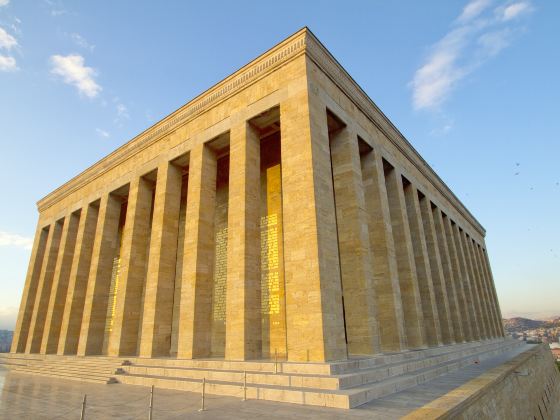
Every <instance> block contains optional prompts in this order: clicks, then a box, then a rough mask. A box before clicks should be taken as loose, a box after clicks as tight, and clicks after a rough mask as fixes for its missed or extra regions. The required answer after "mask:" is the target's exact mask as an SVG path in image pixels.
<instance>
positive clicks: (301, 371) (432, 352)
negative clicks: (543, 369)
mask: <svg viewBox="0 0 560 420" xmlns="http://www.w3.org/2000/svg"><path fill="white" fill-rule="evenodd" d="M522 345H523V343H521V342H519V341H515V340H503V339H499V340H487V341H483V342H471V343H465V344H456V345H452V346H441V347H437V348H430V349H426V350H416V351H407V352H402V353H396V354H383V355H379V356H375V357H368V358H359V359H351V360H348V361H342V362H333V363H291V362H278V363H275V362H273V361H253V362H251V361H248V362H234V361H224V360H216V359H194V360H184V359H167V358H160V359H143V358H113V357H87V358H84V357H76V356H55V355H22V354H9V355H6V356H4V357H0V365H4V366H5V367H8V368H10V369H11V370H14V371H17V372H22V373H32V374H38V375H46V376H51V377H57V378H62V379H76V380H80V381H84V382H100V383H108V384H110V383H117V382H118V383H123V384H131V385H143V386H151V385H154V386H155V387H156V388H166V389H173V390H181V391H191V392H200V389H201V383H202V380H203V379H205V380H206V393H208V394H210V395H227V396H239V395H240V393H242V392H243V384H244V382H246V384H247V390H246V395H247V398H250V399H260V400H269V401H277V402H290V403H297V404H303V405H315V406H325V407H336V408H354V407H358V406H360V405H362V404H365V403H368V402H370V401H373V400H376V399H379V398H382V397H385V396H387V395H390V394H394V393H397V392H400V391H402V390H405V389H409V388H412V387H415V386H417V385H419V384H423V383H426V382H429V381H431V380H434V379H435V378H438V377H440V376H442V375H446V374H449V373H450V372H454V371H457V370H460V369H462V368H465V367H467V366H469V365H473V364H477V363H480V362H481V361H483V360H486V359H489V358H491V357H494V356H497V355H500V354H503V353H506V352H509V351H512V350H514V349H516V348H519V347H520V346H522Z"/></svg>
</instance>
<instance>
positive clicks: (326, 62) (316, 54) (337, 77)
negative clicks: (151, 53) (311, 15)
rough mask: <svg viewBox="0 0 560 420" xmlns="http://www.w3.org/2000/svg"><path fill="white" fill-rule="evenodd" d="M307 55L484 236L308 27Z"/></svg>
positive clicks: (429, 167) (407, 142)
mask: <svg viewBox="0 0 560 420" xmlns="http://www.w3.org/2000/svg"><path fill="white" fill-rule="evenodd" d="M306 54H307V56H308V57H309V58H310V59H311V60H312V61H313V62H314V63H315V64H316V65H317V66H318V67H319V68H320V69H321V70H322V71H323V72H324V73H325V74H326V75H327V76H328V77H329V78H330V79H331V80H332V81H333V83H335V84H336V85H337V86H338V87H339V88H340V89H341V90H342V91H343V92H344V93H345V94H346V96H348V98H349V99H350V100H351V101H352V102H354V104H355V105H356V106H357V107H358V108H359V109H360V110H361V111H362V112H363V113H364V115H366V116H367V117H368V118H369V120H370V121H371V122H373V124H375V126H376V127H377V128H378V129H379V130H380V131H381V132H382V133H383V134H385V136H386V137H387V138H388V139H389V140H390V141H391V143H393V145H394V146H395V147H396V148H397V149H398V150H399V151H400V152H401V153H402V154H403V155H404V156H405V157H407V158H408V160H409V161H410V162H411V163H412V164H413V165H414V166H415V167H416V168H417V169H418V170H419V171H420V173H422V174H423V175H424V176H425V177H426V179H427V180H428V181H429V182H430V183H431V184H432V185H433V186H434V187H435V188H436V189H437V190H438V191H439V192H440V193H441V194H442V195H443V196H444V197H445V198H446V199H447V200H449V202H450V203H451V204H452V205H453V206H454V207H455V208H456V210H457V211H458V212H459V213H460V214H461V215H462V216H463V217H464V218H465V219H466V220H468V221H469V222H470V223H471V224H472V225H473V227H474V228H475V229H476V230H477V231H478V233H480V234H481V235H482V236H485V234H486V230H485V229H484V227H483V226H482V225H481V224H480V223H479V222H478V220H476V218H475V217H474V216H473V215H472V213H471V212H470V211H469V210H468V209H467V208H466V207H465V205H464V204H463V203H462V202H461V201H460V200H459V198H458V197H457V196H456V195H455V194H454V193H453V191H451V189H450V188H449V187H448V186H447V185H446V184H445V182H444V181H443V180H442V179H441V178H440V177H439V175H438V174H437V173H436V172H435V171H434V170H433V169H432V168H431V166H430V165H429V164H428V163H427V162H426V161H425V160H424V158H422V156H421V155H420V154H419V153H418V152H417V151H416V149H415V148H414V146H412V144H411V143H410V142H409V141H408V140H407V139H406V137H405V136H404V135H403V134H402V133H401V132H400V131H399V130H398V128H397V127H395V126H394V125H393V123H392V122H391V121H390V120H389V118H387V116H386V115H385V114H384V113H383V112H382V111H381V110H380V109H379V108H378V107H377V105H376V104H375V103H374V102H373V100H372V99H371V98H370V97H369V96H368V95H367V94H366V93H365V92H364V91H363V90H362V88H361V87H360V86H359V85H358V84H357V83H356V82H355V81H354V79H353V78H352V76H350V75H349V74H348V72H347V71H346V70H344V68H343V67H342V66H341V65H340V63H339V62H338V61H337V60H336V58H334V57H333V55H332V54H331V53H330V52H329V51H328V50H327V49H326V48H325V46H324V45H323V44H322V43H321V41H319V39H318V38H317V37H316V36H315V35H313V33H312V32H311V31H309V30H307V32H306Z"/></svg>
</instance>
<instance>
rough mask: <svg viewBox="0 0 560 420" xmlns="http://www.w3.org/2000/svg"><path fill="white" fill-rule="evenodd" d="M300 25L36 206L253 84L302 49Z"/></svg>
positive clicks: (44, 204)
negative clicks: (275, 43)
mask: <svg viewBox="0 0 560 420" xmlns="http://www.w3.org/2000/svg"><path fill="white" fill-rule="evenodd" d="M306 32H307V28H302V29H301V30H299V31H298V32H296V33H295V34H293V35H291V36H290V37H288V38H287V39H285V40H284V41H282V42H280V43H279V44H277V45H276V46H274V47H272V48H271V49H270V50H268V51H267V52H265V53H264V54H261V55H260V56H259V57H257V58H256V59H254V60H253V61H251V62H250V63H249V64H247V65H245V66H243V67H242V68H240V69H239V70H237V71H236V72H235V73H233V74H232V75H230V76H228V77H227V78H225V79H224V80H222V81H221V82H219V83H218V84H216V85H214V86H213V87H211V88H210V89H208V90H206V91H205V92H203V93H201V94H200V95H198V96H197V97H195V98H194V99H192V100H191V101H189V102H188V103H186V104H185V105H183V106H182V107H181V108H179V109H178V110H176V111H175V112H173V113H172V114H170V115H168V116H167V117H165V118H164V119H163V120H161V121H159V122H157V123H156V124H154V125H153V126H151V127H150V128H148V129H147V130H145V131H144V132H142V133H140V134H139V135H138V136H136V137H134V138H133V139H132V140H130V141H129V142H127V143H126V144H124V145H122V146H121V147H119V148H118V149H116V150H115V151H114V152H112V153H110V154H109V155H107V156H106V157H104V158H103V159H101V160H99V161H98V162H96V163H94V164H93V165H92V166H90V167H89V168H88V169H86V170H85V171H83V172H82V173H80V174H79V175H77V176H75V177H74V178H72V179H71V180H70V181H68V182H66V183H65V184H63V185H61V186H60V187H59V188H57V189H56V190H54V191H53V192H51V193H50V194H48V195H47V196H45V197H44V198H42V199H41V200H39V202H38V203H37V207H38V209H39V211H43V210H45V209H47V208H49V207H50V206H52V205H53V204H54V203H56V202H58V201H60V200H61V199H63V198H64V197H66V196H67V195H69V194H71V193H72V192H73V191H76V190H77V189H79V188H81V187H82V186H83V185H86V184H87V183H89V182H91V181H92V180H94V179H95V178H97V177H99V176H101V175H102V174H103V173H105V172H107V171H108V170H110V169H111V168H114V167H116V166H118V165H119V164H121V163H122V162H124V161H126V160H127V159H129V158H130V157H132V156H133V155H135V154H136V153H138V152H140V151H141V150H143V149H145V148H146V147H149V146H150V145H151V144H153V143H155V142H156V141H158V140H159V139H160V138H161V137H163V136H165V135H168V134H170V133H172V132H173V130H175V129H176V128H178V127H180V126H182V125H184V124H185V123H187V122H188V121H190V120H192V119H194V118H196V117H197V116H198V115H200V114H202V113H204V112H206V111H208V110H209V109H211V108H212V107H214V106H216V105H218V104H219V103H221V102H223V101H224V100H226V99H228V98H229V97H231V96H233V95H234V94H236V93H238V92H239V91H240V90H242V89H245V88H246V87H247V86H249V85H251V84H253V83H255V82H256V81H257V80H259V79H261V78H262V77H264V76H266V75H267V74H268V73H270V72H272V71H274V70H275V69H277V68H278V67H280V66H282V65H284V64H286V63H287V62H288V61H291V60H293V59H294V58H296V57H297V56H299V55H301V54H304V52H305V39H306V37H305V33H306Z"/></svg>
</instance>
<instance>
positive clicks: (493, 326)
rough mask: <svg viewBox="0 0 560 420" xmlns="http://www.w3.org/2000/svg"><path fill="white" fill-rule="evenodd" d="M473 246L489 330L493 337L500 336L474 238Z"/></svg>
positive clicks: (472, 240)
mask: <svg viewBox="0 0 560 420" xmlns="http://www.w3.org/2000/svg"><path fill="white" fill-rule="evenodd" d="M471 247H472V254H473V262H474V265H475V270H476V273H477V275H478V281H479V284H480V288H481V289H482V294H483V296H484V304H485V307H486V314H487V315H486V316H487V318H488V326H489V332H490V336H491V337H497V336H498V322H497V319H496V318H495V317H494V311H493V305H492V297H491V295H490V290H489V289H488V284H487V283H486V277H485V275H484V271H483V269H482V266H481V265H480V260H479V255H478V249H477V243H476V241H475V240H474V239H471Z"/></svg>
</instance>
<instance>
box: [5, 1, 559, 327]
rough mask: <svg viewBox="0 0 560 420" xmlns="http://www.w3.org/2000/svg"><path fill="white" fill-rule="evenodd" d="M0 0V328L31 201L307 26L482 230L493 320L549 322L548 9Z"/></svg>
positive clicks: (553, 158)
mask: <svg viewBox="0 0 560 420" xmlns="http://www.w3.org/2000/svg"><path fill="white" fill-rule="evenodd" d="M162 4H163V3H162V2H142V1H125V0H121V1H96V2H70V1H67V0H66V1H57V0H48V1H47V0H37V1H31V0H27V1H23V0H0V179H1V184H0V185H1V187H2V196H3V199H2V200H1V202H2V203H3V205H2V206H0V328H12V327H13V325H14V323H15V321H14V320H15V314H16V310H17V307H18V306H19V301H20V296H21V291H22V288H23V283H24V280H25V273H26V270H27V264H28V258H29V253H30V249H29V248H30V243H31V240H32V236H33V234H34V229H35V224H36V220H37V211H36V207H35V203H36V201H37V200H38V199H40V198H41V197H43V196H45V195H46V194H47V193H49V192H50V191H52V190H53V189H54V188H56V187H57V186H59V185H60V184H62V183H63V182H65V181H67V180H68V179H70V178H71V177H73V176H75V175H76V174H78V173H79V172H81V171H82V170H84V169H85V168H86V167H88V166H89V165H91V164H92V163H94V162H96V161H97V160H99V159H100V158H102V157H103V156H105V155H106V154H108V153H109V152H111V151H112V150H114V149H115V148H117V147H118V146H120V145H121V144H123V143H125V142H126V141H128V140H129V139H130V138H132V137H133V136H134V135H136V134H138V133H139V132H140V131H142V130H144V129H145V128H147V127H148V126H150V125H152V124H153V123H154V122H156V121H158V120H159V119H161V118H162V117H164V116H165V115H167V114H169V113H170V112H172V111H173V110H175V109H176V108H178V107H179V106H181V105H182V104H184V103H185V102H187V101H188V100H189V99H190V98H193V97H194V96H196V95H197V94H198V93H200V92H202V91H203V90H205V89H207V88H208V87H210V86H211V85H213V84H214V83H216V82H218V81H220V80H221V79H223V78H224V77H226V76H227V75H229V74H230V73H231V72H233V71H235V70H236V69H237V68H239V67H241V66H242V65H244V64H245V63H247V62H248V61H250V60H251V59H253V58H255V57H256V56H258V55H259V54H260V53H262V52H264V51H265V50H267V49H268V48H270V47H271V46H273V45H274V44H276V43H278V42H279V41H281V40H282V39H283V38H285V37H287V36H289V35H290V34H291V33H293V32H295V31H297V30H298V29H299V28H301V27H302V26H309V27H310V28H311V30H312V31H313V32H314V33H315V34H316V35H317V36H318V37H319V39H320V40H321V41H322V42H323V43H324V44H325V45H326V47H327V48H328V49H329V50H330V51H331V52H332V53H333V54H334V56H335V57H336V58H337V59H338V60H339V61H340V62H341V63H342V65H343V66H344V67H345V68H346V69H347V70H348V71H349V73H350V74H351V75H352V76H353V77H354V78H355V80H356V81H357V82H358V83H359V84H360V85H361V86H362V88H363V89H364V90H365V91H366V92H367V93H368V94H369V95H370V97H371V98H372V99H373V100H374V101H375V102H376V103H377V105H379V106H380V108H381V109H382V110H383V111H384V112H385V114H386V115H387V116H388V117H389V118H390V119H391V120H392V121H393V122H394V123H395V125H396V126H397V127H399V129H400V130H401V131H402V132H403V134H404V135H405V136H406V137H407V138H408V139H409V140H410V141H411V143H412V144H413V145H414V147H415V148H416V149H417V150H418V151H419V152H420V153H421V154H422V156H423V157H424V158H425V159H426V160H427V161H428V162H429V163H430V164H431V165H432V166H433V167H434V169H435V170H436V171H437V172H438V173H439V175H440V176H441V177H442V178H443V180H444V181H445V182H446V183H447V184H448V185H449V186H450V187H451V189H452V190H453V191H454V192H455V193H456V194H457V196H458V197H459V198H460V199H461V200H462V201H463V202H464V203H465V205H466V206H467V207H468V208H469V209H470V210H471V212H472V213H473V214H474V215H475V216H476V217H477V218H478V220H479V221H480V222H481V223H482V224H483V225H484V226H485V228H486V229H487V245H488V249H489V253H490V258H491V262H492V267H493V271H494V276H495V280H496V286H497V290H498V295H499V298H500V301H501V305H502V310H503V312H504V314H505V315H528V316H534V317H538V316H548V315H553V314H555V315H560V274H559V271H558V268H559V265H560V246H559V240H558V238H560V223H559V222H558V220H557V218H558V216H559V215H560V185H559V183H560V165H559V164H558V158H559V154H560V142H559V140H560V139H559V138H558V133H559V131H560V82H559V77H558V75H559V74H560V48H559V47H558V40H560V29H559V26H558V16H560V2H557V1H553V0H550V1H540V2H537V1H536V0H502V1H498V0H472V1H422V2H418V1H391V2H387V1H381V0H378V1H350V0H348V1H345V2H339V1H323V2H319V1H315V2H312V1H309V2H302V1H291V0H289V1H288V0H284V1H282V2H257V1H235V2H229V1H222V2H217V4H212V3H211V2H201V1H199V2H194V1H181V2H179V1H175V2H171V1H170V2H166V3H165V6H164V7H163V6H162Z"/></svg>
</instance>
